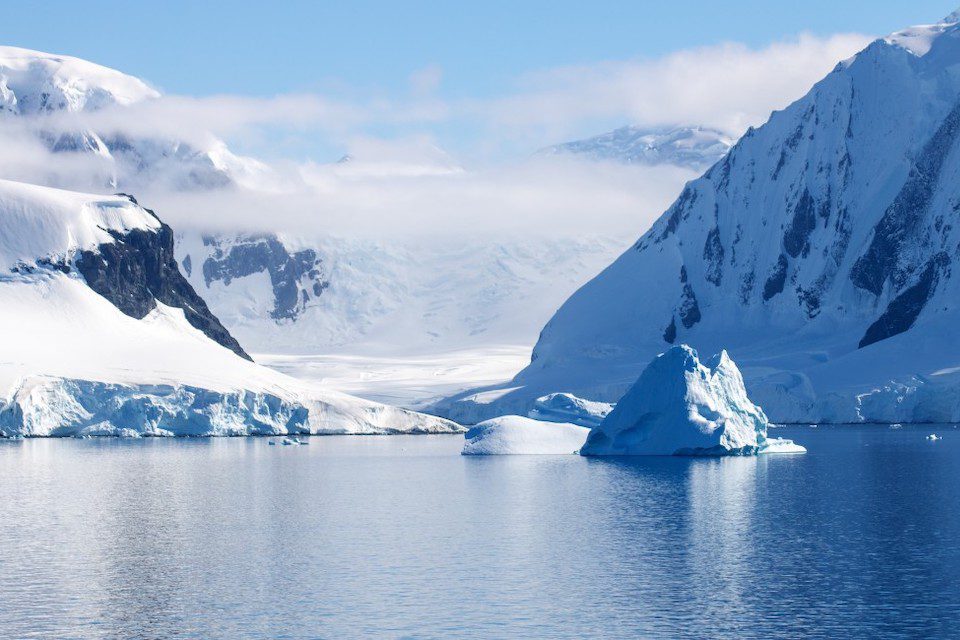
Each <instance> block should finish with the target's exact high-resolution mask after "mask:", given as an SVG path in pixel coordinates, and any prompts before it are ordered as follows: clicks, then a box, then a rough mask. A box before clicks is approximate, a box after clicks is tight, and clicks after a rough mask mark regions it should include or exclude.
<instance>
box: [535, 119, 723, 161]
mask: <svg viewBox="0 0 960 640" xmlns="http://www.w3.org/2000/svg"><path fill="white" fill-rule="evenodd" d="M733 142H734V140H733V138H732V137H731V136H729V135H728V134H725V133H723V132H722V131H718V130H716V129H710V128H708V127H696V126H693V127H667V128H657V129H648V128H643V127H632V126H631V127H621V128H620V129H616V130H614V131H611V132H609V133H605V134H603V135H599V136H594V137H593V138H586V139H584V140H576V141H573V142H566V143H564V144H559V145H556V146H553V147H548V148H546V149H544V150H542V151H541V152H540V153H549V154H560V155H565V154H571V155H577V156H581V157H585V158H589V159H592V160H609V161H613V162H621V163H623V164H643V165H661V164H672V165H675V166H678V167H689V168H691V169H697V170H700V171H702V170H704V169H706V168H707V167H709V166H711V165H712V164H714V163H715V162H716V161H717V160H719V159H720V158H722V157H723V156H724V155H725V154H726V153H727V151H729V150H730V147H731V146H732V145H733Z"/></svg>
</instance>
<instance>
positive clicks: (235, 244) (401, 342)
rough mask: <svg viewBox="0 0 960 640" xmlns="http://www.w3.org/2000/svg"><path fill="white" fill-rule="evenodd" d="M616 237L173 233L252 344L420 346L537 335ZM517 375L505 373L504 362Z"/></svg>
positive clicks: (423, 350) (618, 244)
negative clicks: (316, 235) (402, 236)
mask: <svg viewBox="0 0 960 640" xmlns="http://www.w3.org/2000/svg"><path fill="white" fill-rule="evenodd" d="M622 244H623V243H622V239H620V238H616V237H611V236H604V235H599V234H598V235H596V236H593V237H585V238H568V237H556V238H551V237H544V238H529V239H527V238H521V239H515V240H509V239H506V240H495V239H491V238H481V239H471V238H439V239H434V238H430V237H409V238H387V239H360V238H342V237H331V236H326V237H323V236H318V237H315V238H312V239H306V238H291V237H287V236H284V235H270V236H250V235H244V236H239V237H230V238H228V237H224V236H217V237H210V236H202V235H198V234H182V235H181V237H180V238H179V240H178V242H177V254H178V258H179V260H180V263H181V266H182V267H183V270H184V273H185V274H187V275H188V279H189V280H190V282H191V284H193V286H194V288H195V289H196V290H197V291H198V292H200V294H201V295H202V296H203V298H204V299H205V300H206V301H207V302H208V303H209V304H210V306H211V308H212V309H213V310H214V312H215V313H216V315H217V316H218V317H219V318H221V319H222V320H223V321H224V324H226V325H227V326H228V327H229V328H230V330H231V331H232V332H233V333H234V334H235V335H236V336H237V337H238V338H239V339H240V341H241V342H242V343H243V344H244V345H246V346H248V348H249V349H251V350H252V351H254V352H257V353H271V354H287V355H293V354H296V355H306V354H325V355H332V354H337V355H352V356H357V355H365V356H370V357H374V358H390V357H393V356H397V355H401V356H415V355H416V356H425V355H427V354H439V353H445V352H453V351H458V352H460V351H464V350H469V349H476V348H478V347H484V348H491V349H502V348H512V347H516V346H522V347H525V348H527V349H529V345H531V344H532V343H533V341H534V340H536V336H537V332H538V331H539V329H540V326H541V325H542V322H543V319H544V318H548V317H550V314H551V313H553V311H554V310H555V309H556V308H557V306H559V305H560V303H562V302H563V300H564V298H565V297H566V296H567V295H569V293H570V292H572V291H574V290H576V288H577V287H578V286H580V285H581V284H582V283H583V282H585V281H586V280H587V279H588V278H589V277H590V276H591V275H593V274H595V273H596V272H597V271H598V270H599V269H601V268H602V267H603V265H604V264H605V263H606V262H608V261H609V259H610V257H611V256H614V255H616V254H617V253H618V252H619V251H620V250H621V249H622ZM514 373H515V371H514Z"/></svg>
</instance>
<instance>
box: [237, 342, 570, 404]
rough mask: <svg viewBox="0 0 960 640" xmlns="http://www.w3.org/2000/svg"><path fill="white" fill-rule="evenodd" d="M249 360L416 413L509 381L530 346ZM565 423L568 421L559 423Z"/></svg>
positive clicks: (527, 358) (266, 356)
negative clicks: (455, 396)
mask: <svg viewBox="0 0 960 640" xmlns="http://www.w3.org/2000/svg"><path fill="white" fill-rule="evenodd" d="M252 355H253V358H254V360H256V361H257V362H259V363H260V364H262V365H265V366H268V367H270V368H272V369H276V370H277V371H280V372H282V373H285V374H287V375H290V376H293V377H294V378H298V379H301V380H309V381H312V382H315V383H317V384H319V385H322V386H323V387H325V388H328V389H337V390H338V391H342V392H344V393H349V394H351V395H355V396H358V397H361V398H366V399H367V400H373V401H376V402H384V403H387V404H391V405H394V406H400V407H406V408H408V409H418V408H422V407H424V406H426V405H428V404H430V403H432V402H435V401H436V400H438V399H439V398H441V397H444V396H447V395H450V394H453V393H457V392H459V391H462V390H464V389H467V388H470V387H473V386H475V385H478V384H480V385H483V384H489V385H493V384H498V383H501V382H503V381H504V380H509V379H510V378H511V377H512V376H513V375H514V374H515V373H516V372H517V371H519V370H520V369H522V368H523V366H524V365H525V364H526V363H527V362H529V361H530V347H529V346H526V345H517V346H501V345H489V346H483V345H481V346H478V347H476V348H473V349H457V350H453V351H446V350H444V351H440V352H438V353H429V352H425V351H423V350H421V351H420V352H419V353H417V352H414V353H409V354H406V355H402V354H396V355H379V354H376V353H369V352H368V353H362V352H361V353H356V354H343V355H338V354H331V355H277V354H260V353H254V354H252ZM568 421H573V420H561V422H568Z"/></svg>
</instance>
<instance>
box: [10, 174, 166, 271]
mask: <svg viewBox="0 0 960 640" xmlns="http://www.w3.org/2000/svg"><path fill="white" fill-rule="evenodd" d="M0 222H2V224H3V225H4V226H3V232H2V233H0V268H2V269H3V270H5V271H9V270H10V269H11V268H12V267H14V266H16V265H17V264H18V263H28V264H29V263H33V262H34V261H35V260H37V259H38V258H49V259H63V258H65V257H66V256H67V255H68V254H70V253H71V252H74V251H78V250H82V249H92V248H94V247H96V246H98V245H100V244H104V243H110V242H113V238H112V237H111V236H110V234H109V231H118V232H125V231H129V230H132V229H158V228H160V221H159V220H157V219H156V218H155V217H154V216H152V215H150V214H149V213H147V212H146V211H145V210H143V209H142V208H140V207H138V206H137V205H135V204H133V203H132V202H131V201H130V200H128V199H127V198H124V197H119V196H93V195H89V194H83V193H76V192H73V191H64V190H61V189H50V188H47V187H38V186H35V185H30V184H24V183H21V182H11V181H9V180H0Z"/></svg>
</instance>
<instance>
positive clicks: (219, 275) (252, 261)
mask: <svg viewBox="0 0 960 640" xmlns="http://www.w3.org/2000/svg"><path fill="white" fill-rule="evenodd" d="M203 244H204V245H205V246H206V247H209V250H210V253H209V255H208V257H207V258H206V259H205V260H204V261H203V267H202V268H203V280H204V284H205V285H206V286H207V288H209V287H210V285H211V284H212V283H214V282H222V283H223V285H224V286H225V287H229V286H230V283H231V282H232V281H233V280H235V279H237V278H245V277H247V276H251V275H254V274H259V273H265V274H266V275H267V276H268V277H269V279H270V287H271V290H272V293H273V309H272V310H271V311H270V317H271V318H272V319H274V320H296V319H297V318H298V317H299V316H300V315H301V314H302V313H303V311H304V309H306V306H307V304H308V302H309V301H310V300H311V299H312V298H316V297H319V296H320V295H321V294H322V293H323V291H324V290H325V289H326V288H327V287H329V286H330V283H329V282H328V281H327V280H326V279H325V278H324V277H323V270H322V261H321V259H320V257H319V256H318V255H317V252H316V251H315V250H313V249H302V250H299V251H297V250H291V249H288V248H287V247H286V246H285V245H284V244H283V242H281V241H280V239H279V238H277V237H276V236H272V235H262V234H261V235H252V236H239V237H237V238H234V239H225V238H217V237H213V236H205V237H204V238H203ZM187 258H190V256H189V255H188V256H187V257H186V258H184V259H185V260H186V259H187Z"/></svg>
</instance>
